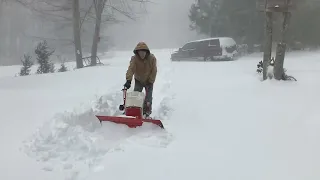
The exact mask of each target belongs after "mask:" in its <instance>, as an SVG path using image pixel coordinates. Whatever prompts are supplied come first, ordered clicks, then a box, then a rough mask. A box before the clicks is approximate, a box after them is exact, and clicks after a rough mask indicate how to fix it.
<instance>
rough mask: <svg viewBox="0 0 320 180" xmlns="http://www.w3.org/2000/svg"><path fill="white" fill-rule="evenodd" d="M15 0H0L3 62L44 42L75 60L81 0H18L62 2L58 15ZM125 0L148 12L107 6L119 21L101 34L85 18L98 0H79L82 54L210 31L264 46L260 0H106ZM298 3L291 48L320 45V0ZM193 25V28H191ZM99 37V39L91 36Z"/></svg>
mask: <svg viewBox="0 0 320 180" xmlns="http://www.w3.org/2000/svg"><path fill="white" fill-rule="evenodd" d="M17 1H18V0H6V2H5V3H4V1H3V0H0V2H2V3H0V65H13V64H19V65H21V64H22V63H21V59H22V57H23V56H24V55H25V54H30V55H31V56H33V57H32V59H33V60H35V58H36V56H35V53H34V50H35V47H36V45H37V44H38V43H39V42H42V41H43V40H47V42H48V46H49V48H52V49H54V50H55V52H54V54H53V55H52V56H51V57H50V60H52V61H54V62H61V60H60V59H59V58H58V56H63V59H66V61H75V46H74V44H75V43H74V34H73V29H74V28H73V27H74V26H73V23H72V19H73V16H72V5H70V4H72V3H71V2H77V1H71V0H19V1H24V2H28V1H35V2H37V3H34V6H35V7H34V8H39V7H40V8H41V7H42V6H44V5H43V4H41V3H40V2H46V1H48V2H49V3H54V2H55V3H60V4H59V7H63V8H66V9H67V10H64V11H61V12H60V11H59V12H56V14H55V15H54V16H52V15H45V14H43V12H45V13H48V10H47V9H46V10H45V11H43V12H41V13H39V12H38V11H35V10H34V9H32V8H30V7H26V6H23V5H21V4H19V3H17ZM124 1H125V2H126V3H127V4H130V6H131V5H132V6H133V7H134V8H133V9H135V8H136V9H140V10H142V9H145V10H146V11H147V12H144V13H142V12H139V13H136V12H134V13H133V14H137V15H138V16H139V18H137V19H136V20H135V21H134V20H131V19H129V18H126V17H124V16H123V14H122V16H121V15H119V14H112V9H111V10H110V9H104V11H103V12H104V14H103V16H104V20H105V19H106V18H105V17H106V16H107V17H108V13H109V15H110V14H111V16H114V18H115V19H117V20H120V21H121V23H119V22H118V21H117V20H116V21H113V20H111V21H107V22H103V23H102V24H101V29H100V34H98V33H97V34H98V35H97V36H95V33H94V32H95V19H96V18H95V17H97V16H95V15H96V13H95V10H94V9H93V10H92V9H91V10H90V12H89V13H88V14H90V15H89V16H85V15H86V13H87V12H88V10H89V9H90V8H89V7H90V6H92V4H93V2H94V1H92V0H79V3H80V17H81V18H84V17H85V18H86V19H85V20H84V22H83V24H82V26H81V28H77V29H79V31H81V33H80V34H81V37H80V38H79V39H81V49H82V57H89V56H90V55H91V52H95V51H91V49H92V47H93V46H92V45H93V44H98V48H97V52H98V54H99V53H103V52H112V51H114V50H133V48H134V47H135V45H136V44H137V43H138V42H140V41H144V42H146V43H147V44H148V46H149V47H150V48H151V50H152V49H160V48H179V47H181V46H183V45H184V44H185V43H186V42H188V41H190V40H196V39H200V38H205V37H208V36H210V35H211V36H213V37H219V36H220V37H221V36H227V37H232V38H234V39H235V41H236V42H237V44H238V45H247V46H248V49H249V50H250V52H257V51H259V49H262V48H261V47H262V44H263V42H264V26H265V14H264V13H261V12H258V11H257V8H256V2H258V1H259V0H223V1H221V0H201V1H199V0H151V1H152V2H154V3H146V4H144V7H143V8H141V7H140V8H139V6H141V3H137V2H133V0H108V1H107V2H108V3H113V4H112V6H113V5H114V6H115V7H116V6H117V5H118V4H121V3H123V2H124ZM262 2H264V1H262ZM117 3H118V4H117ZM295 3H296V5H297V7H298V8H297V10H295V11H294V12H293V13H292V18H291V20H290V25H289V30H288V35H287V36H288V38H287V40H288V42H287V44H288V47H289V48H290V49H295V50H304V49H307V48H309V49H312V48H319V47H320V36H319V32H320V23H319V17H320V0H295ZM101 7H103V6H101ZM46 8H48V7H46ZM50 8H52V7H50ZM129 9H130V8H129ZM37 10H39V9H37ZM140 10H138V11H140ZM120 14H121V13H120ZM188 15H190V17H188ZM59 16H61V17H62V18H61V17H59ZM90 16H95V17H90ZM282 21H283V17H282V15H281V14H279V13H277V14H275V15H274V18H273V26H274V29H273V30H274V40H273V41H274V43H275V42H276V41H277V40H278V39H279V35H280V32H281V31H280V29H281V26H282ZM115 22H117V23H115ZM190 26H192V27H193V28H194V30H190ZM76 32H78V31H76ZM200 34H202V35H200ZM98 36H99V38H93V37H98ZM93 42H97V43H93ZM78 44H80V43H78ZM244 47H245V46H244ZM109 54H111V53H109ZM80 60H81V58H80ZM93 62H94V61H93Z"/></svg>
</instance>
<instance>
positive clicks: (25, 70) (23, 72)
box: [19, 54, 33, 76]
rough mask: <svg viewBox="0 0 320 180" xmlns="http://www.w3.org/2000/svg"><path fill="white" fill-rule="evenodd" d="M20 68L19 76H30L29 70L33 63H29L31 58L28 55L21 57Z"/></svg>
mask: <svg viewBox="0 0 320 180" xmlns="http://www.w3.org/2000/svg"><path fill="white" fill-rule="evenodd" d="M23 58H24V59H23V60H21V62H22V67H21V69H20V73H19V75H20V76H28V75H30V68H31V67H32V66H33V62H32V61H31V58H32V57H31V56H30V55H29V54H25V55H23Z"/></svg>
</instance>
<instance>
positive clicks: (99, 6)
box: [90, 0, 104, 66]
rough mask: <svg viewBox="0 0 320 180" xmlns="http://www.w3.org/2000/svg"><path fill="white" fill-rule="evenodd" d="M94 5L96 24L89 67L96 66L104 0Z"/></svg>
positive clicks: (97, 0)
mask: <svg viewBox="0 0 320 180" xmlns="http://www.w3.org/2000/svg"><path fill="white" fill-rule="evenodd" d="M94 5H95V8H94V9H95V11H96V24H95V29H94V35H93V42H92V46H91V63H90V65H91V66H95V65H97V51H98V43H99V37H100V26H101V15H102V12H103V9H104V0H96V1H95V4H94Z"/></svg>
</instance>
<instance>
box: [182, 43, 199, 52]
mask: <svg viewBox="0 0 320 180" xmlns="http://www.w3.org/2000/svg"><path fill="white" fill-rule="evenodd" d="M196 47H197V43H196V42H191V43H187V44H185V45H184V46H183V47H182V49H184V50H189V49H196Z"/></svg>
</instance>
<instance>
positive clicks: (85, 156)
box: [4, 52, 173, 179]
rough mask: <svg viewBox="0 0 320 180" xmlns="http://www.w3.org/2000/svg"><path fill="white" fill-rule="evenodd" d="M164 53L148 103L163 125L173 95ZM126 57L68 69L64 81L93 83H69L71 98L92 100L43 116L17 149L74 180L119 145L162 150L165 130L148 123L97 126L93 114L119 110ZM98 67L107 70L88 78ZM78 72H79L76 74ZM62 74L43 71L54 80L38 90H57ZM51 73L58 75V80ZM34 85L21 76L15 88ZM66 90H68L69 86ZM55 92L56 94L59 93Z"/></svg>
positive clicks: (119, 148)
mask: <svg viewBox="0 0 320 180" xmlns="http://www.w3.org/2000/svg"><path fill="white" fill-rule="evenodd" d="M156 55H157V54H156ZM167 55H168V53H163V52H162V54H161V52H159V54H158V58H159V59H164V60H163V61H160V62H159V63H158V66H159V69H160V71H159V73H158V76H157V82H156V84H155V87H154V103H153V104H154V105H153V116H154V117H155V118H157V119H161V120H162V121H163V124H164V126H166V125H167V121H168V119H169V117H170V114H171V112H172V110H173V109H172V107H171V105H170V103H171V99H172V98H173V94H172V92H171V91H170V86H171V81H170V75H171V71H172V69H171V67H170V66H167V64H168V63H170V62H169V61H167V59H166V57H163V56H167ZM128 61H129V60H127V59H126V60H121V59H118V60H114V61H109V63H110V66H107V67H104V66H101V67H95V68H88V70H86V69H84V70H80V71H79V72H77V71H75V72H74V73H71V72H69V74H68V79H69V78H70V76H71V77H75V78H76V77H78V79H79V80H80V79H81V80H83V78H86V79H88V81H89V82H88V83H89V84H90V86H93V87H95V88H92V87H91V89H90V88H87V87H85V86H88V84H87V83H85V84H82V82H83V81H78V82H74V86H73V87H74V88H76V89H78V88H80V89H79V95H77V96H76V97H78V98H79V97H80V96H81V95H86V96H88V97H91V99H92V98H93V97H94V95H96V96H95V97H94V99H95V100H94V101H93V102H91V100H89V98H86V100H87V102H86V101H85V100H83V105H81V106H80V105H77V104H73V108H69V109H67V110H66V111H65V112H60V113H57V114H55V115H54V118H50V119H47V120H43V121H42V123H43V124H42V125H41V126H40V127H39V128H38V129H37V130H36V132H35V133H33V134H32V135H31V136H28V138H27V139H25V140H24V141H23V147H22V151H23V152H25V153H26V154H27V155H28V156H29V157H31V158H33V159H35V160H37V161H38V162H40V163H41V164H42V166H43V170H45V171H52V172H53V173H56V172H60V173H61V172H62V173H63V174H65V175H66V176H67V177H68V178H70V179H75V178H85V177H86V175H87V174H88V173H89V172H92V171H98V170H102V169H103V166H101V165H100V161H101V160H102V159H103V158H104V157H105V155H106V154H107V153H112V152H115V151H116V152H117V151H125V149H126V148H125V147H126V146H129V145H130V144H140V145H142V146H150V147H157V148H163V147H166V146H167V145H168V144H170V142H171V141H172V138H173V137H172V135H171V134H170V133H169V132H168V131H163V130H161V129H160V128H158V127H155V126H154V125H150V124H144V125H143V126H142V127H140V128H136V129H130V128H128V127H127V126H125V125H115V124H113V123H107V122H103V124H102V126H101V124H100V123H99V121H98V119H97V118H96V117H95V115H98V114H100V115H101V114H103V115H118V114H120V112H119V111H118V106H119V105H120V104H122V92H121V91H120V90H121V86H122V84H123V82H124V81H123V79H124V78H123V77H124V72H125V70H126V68H127V65H128ZM99 69H101V70H102V69H104V70H105V72H107V74H106V77H107V80H105V81H100V82H99V81H98V80H95V81H90V80H89V79H90V78H92V77H93V76H101V74H99V73H101V72H100V71H99ZM110 69H114V71H112V70H111V71H110ZM76 74H77V75H76ZM80 74H81V76H79V75H80ZM65 75H66V74H64V75H63V74H58V75H54V74H52V75H47V76H52V78H53V80H55V81H56V82H52V81H50V82H51V83H52V84H51V83H48V86H45V87H46V88H44V89H45V90H46V91H56V90H57V88H62V87H64V88H66V85H67V84H68V83H67V82H64V81H67V79H66V78H65V77H66V76H65ZM119 75H120V78H119V77H118V78H116V79H113V77H116V76H119ZM56 76H60V78H57V77H56ZM36 78H38V79H39V81H38V82H41V79H42V80H43V82H44V83H46V82H45V80H47V78H48V77H46V78H45V77H44V76H34V78H33V79H34V80H35V79H36ZM98 79H102V78H98ZM120 79H121V80H120ZM118 80H120V81H118ZM69 81H70V79H69ZM104 82H105V84H104ZM4 83H7V84H6V87H7V88H10V87H11V88H12V87H15V86H16V85H17V84H16V83H11V82H8V81H6V82H4ZM81 84H82V85H81ZM99 84H104V85H103V86H102V87H103V88H105V89H103V88H100V87H99V88H98V87H97V86H99ZM42 85H43V84H42ZM59 85H60V87H59ZM23 86H24V87H23ZM30 86H31V87H30ZM35 86H39V88H37V90H38V91H39V90H40V89H41V87H42V86H41V85H39V84H38V83H35V82H34V83H33V84H32V85H30V84H29V83H22V80H21V84H20V85H19V88H22V87H23V89H26V88H27V87H30V89H32V88H34V87H35ZM81 86H83V87H81ZM108 86H109V87H108ZM133 86H134V82H133ZM16 88H18V87H16ZM68 89H70V87H69V86H68ZM76 89H74V90H76ZM102 92H104V93H102ZM57 93H58V94H59V91H58V92H57ZM71 94H73V93H71V92H70V94H69V93H66V94H63V95H71ZM76 94H77V93H76ZM59 95H61V94H59ZM88 100H89V101H88ZM69 103H71V102H69ZM52 106H59V104H58V103H53V104H52ZM55 112H57V111H55Z"/></svg>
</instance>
